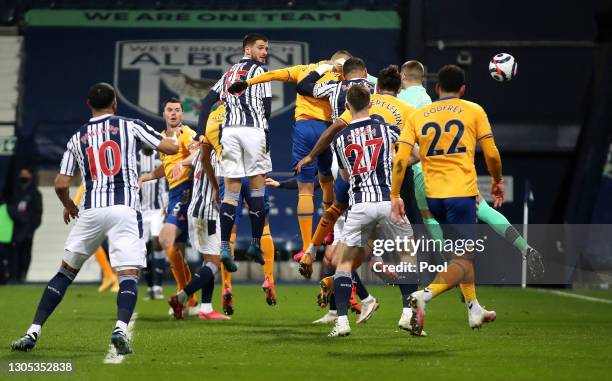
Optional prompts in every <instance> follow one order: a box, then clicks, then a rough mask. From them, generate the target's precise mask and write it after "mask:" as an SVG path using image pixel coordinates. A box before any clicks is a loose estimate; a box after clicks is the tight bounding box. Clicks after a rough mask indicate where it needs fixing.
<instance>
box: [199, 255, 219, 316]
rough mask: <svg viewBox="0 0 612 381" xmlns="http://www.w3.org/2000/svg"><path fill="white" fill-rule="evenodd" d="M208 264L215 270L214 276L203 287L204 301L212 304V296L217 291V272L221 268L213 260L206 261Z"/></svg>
mask: <svg viewBox="0 0 612 381" xmlns="http://www.w3.org/2000/svg"><path fill="white" fill-rule="evenodd" d="M206 266H207V267H209V268H210V270H211V271H212V272H213V276H212V277H210V280H209V281H208V283H204V287H202V303H208V304H210V303H212V297H213V293H214V291H215V274H217V272H218V271H219V268H218V267H217V265H216V264H214V263H212V262H208V263H206ZM207 313H208V312H207Z"/></svg>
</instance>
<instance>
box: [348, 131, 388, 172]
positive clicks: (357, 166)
mask: <svg viewBox="0 0 612 381" xmlns="http://www.w3.org/2000/svg"><path fill="white" fill-rule="evenodd" d="M382 144H383V138H376V139H370V140H366V141H365V145H366V147H369V146H374V152H372V161H371V163H370V168H369V169H368V167H367V166H366V165H364V166H361V162H362V161H363V147H362V146H360V145H359V144H355V143H353V144H349V145H348V146H346V148H344V154H345V155H346V157H349V156H351V154H352V153H353V151H354V152H355V153H356V154H357V155H356V157H355V163H354V164H353V175H361V174H362V173H365V172H372V171H373V170H375V169H376V164H377V163H378V155H380V149H381V148H382Z"/></svg>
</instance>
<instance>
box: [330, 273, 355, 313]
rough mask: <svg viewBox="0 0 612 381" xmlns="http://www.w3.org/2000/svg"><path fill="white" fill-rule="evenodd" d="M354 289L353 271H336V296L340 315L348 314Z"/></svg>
mask: <svg viewBox="0 0 612 381" xmlns="http://www.w3.org/2000/svg"><path fill="white" fill-rule="evenodd" d="M352 291H353V280H352V279H351V273H349V272H346V271H336V273H335V274H334V296H335V297H336V306H337V311H338V316H346V315H348V309H349V301H350V299H351V292H352Z"/></svg>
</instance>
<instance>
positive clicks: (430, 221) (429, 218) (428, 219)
mask: <svg viewBox="0 0 612 381" xmlns="http://www.w3.org/2000/svg"><path fill="white" fill-rule="evenodd" d="M412 173H413V176H412V178H413V180H414V198H415V199H416V203H417V207H418V208H419V211H420V212H421V217H423V224H424V225H425V228H426V229H427V232H428V233H429V236H430V237H431V238H432V239H434V240H436V241H440V242H441V241H442V240H444V234H442V228H441V227H440V224H439V223H438V221H436V219H435V218H434V216H433V214H431V212H430V211H429V206H427V197H426V196H425V179H424V177H423V170H422V169H421V168H420V166H414V167H413V172H412Z"/></svg>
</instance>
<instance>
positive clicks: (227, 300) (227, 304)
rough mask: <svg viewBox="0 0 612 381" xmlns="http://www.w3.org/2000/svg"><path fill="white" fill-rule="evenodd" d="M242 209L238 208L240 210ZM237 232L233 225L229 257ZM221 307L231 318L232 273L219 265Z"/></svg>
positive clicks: (232, 312)
mask: <svg viewBox="0 0 612 381" xmlns="http://www.w3.org/2000/svg"><path fill="white" fill-rule="evenodd" d="M240 209H242V208H238V209H237V210H240ZM239 216H240V213H238V214H237V215H236V220H238V219H239ZM237 230H238V224H237V223H236V224H234V227H233V228H232V234H231V235H230V250H231V255H232V257H234V242H236V231H237ZM221 285H222V289H221V305H222V307H223V313H224V314H226V315H228V316H231V315H233V314H234V295H233V293H232V273H231V272H229V271H227V269H226V268H225V265H223V263H221Z"/></svg>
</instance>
